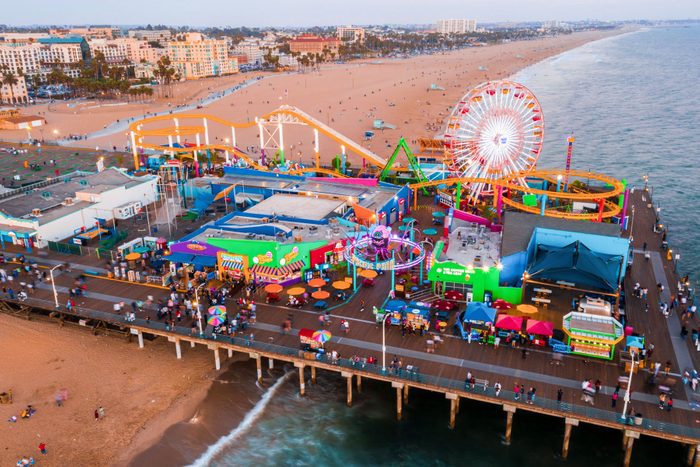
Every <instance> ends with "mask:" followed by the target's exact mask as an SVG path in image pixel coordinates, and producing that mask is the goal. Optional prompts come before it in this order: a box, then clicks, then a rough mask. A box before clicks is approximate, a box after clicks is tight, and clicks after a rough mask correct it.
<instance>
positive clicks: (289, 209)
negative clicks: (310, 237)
mask: <svg viewBox="0 0 700 467" xmlns="http://www.w3.org/2000/svg"><path fill="white" fill-rule="evenodd" d="M346 205H347V201H341V200H338V199H328V198H318V197H314V196H302V195H281V194H277V195H273V196H271V197H269V198H267V199H266V200H264V201H261V202H260V203H258V204H256V205H255V206H253V207H251V208H250V209H248V210H247V211H246V213H247V214H259V215H264V216H267V215H269V216H281V217H287V218H296V219H300V220H301V219H307V220H312V221H320V220H323V219H327V218H329V217H334V216H333V214H341V212H342V210H343V208H344V207H345V206H346Z"/></svg>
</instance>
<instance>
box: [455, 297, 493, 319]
mask: <svg viewBox="0 0 700 467" xmlns="http://www.w3.org/2000/svg"><path fill="white" fill-rule="evenodd" d="M463 321H465V322H470V323H493V322H495V321H496V309H494V308H490V307H489V306H488V305H486V304H485V303H481V302H469V303H468V304H467V311H466V312H465V313H464V319H463Z"/></svg>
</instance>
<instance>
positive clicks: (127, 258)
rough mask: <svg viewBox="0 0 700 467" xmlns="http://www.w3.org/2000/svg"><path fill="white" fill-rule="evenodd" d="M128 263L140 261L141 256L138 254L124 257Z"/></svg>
mask: <svg viewBox="0 0 700 467" xmlns="http://www.w3.org/2000/svg"><path fill="white" fill-rule="evenodd" d="M124 259H126V260H127V261H138V260H140V259H141V255H140V254H138V253H129V254H128V255H126V256H125V257H124Z"/></svg>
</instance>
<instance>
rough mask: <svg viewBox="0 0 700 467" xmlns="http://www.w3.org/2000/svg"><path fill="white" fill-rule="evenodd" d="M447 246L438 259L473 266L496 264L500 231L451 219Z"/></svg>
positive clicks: (497, 261) (480, 266)
mask: <svg viewBox="0 0 700 467" xmlns="http://www.w3.org/2000/svg"><path fill="white" fill-rule="evenodd" d="M451 230H452V231H451V232H450V236H449V244H448V245H449V247H448V248H446V249H443V252H442V255H440V258H438V260H439V261H454V262H455V263H458V264H463V265H465V266H469V265H472V266H473V267H475V268H483V267H487V268H488V267H492V266H496V265H497V264H498V263H499V261H500V256H499V254H498V247H499V245H500V244H501V233H500V232H491V231H490V230H489V229H488V227H485V226H480V225H477V224H473V223H471V222H466V221H463V220H460V219H453V221H452V229H451Z"/></svg>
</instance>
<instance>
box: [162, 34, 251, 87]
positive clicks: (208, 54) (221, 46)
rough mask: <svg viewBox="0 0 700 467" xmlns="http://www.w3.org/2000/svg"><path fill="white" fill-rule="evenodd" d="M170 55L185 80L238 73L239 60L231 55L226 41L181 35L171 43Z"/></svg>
mask: <svg viewBox="0 0 700 467" xmlns="http://www.w3.org/2000/svg"><path fill="white" fill-rule="evenodd" d="M168 55H169V56H170V60H171V61H172V64H173V67H174V68H175V69H176V70H177V73H178V74H179V75H180V78H181V79H183V80H188V79H199V78H204V77H207V76H221V75H228V74H231V73H237V72H238V60H236V58H234V57H231V56H230V55H229V52H228V46H227V44H226V41H225V40H218V39H207V38H206V37H204V35H202V34H200V33H194V32H193V33H186V34H179V35H178V36H177V37H176V38H175V40H173V41H172V42H170V47H169V54H168Z"/></svg>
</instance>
